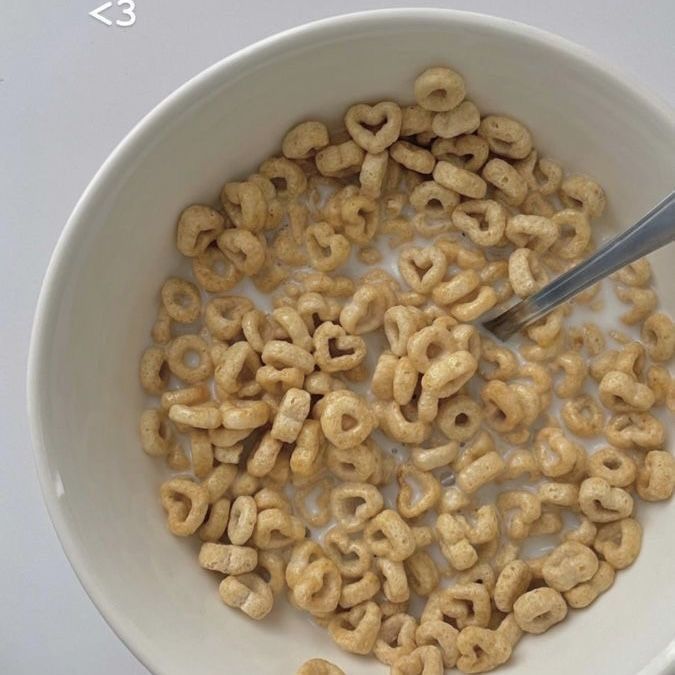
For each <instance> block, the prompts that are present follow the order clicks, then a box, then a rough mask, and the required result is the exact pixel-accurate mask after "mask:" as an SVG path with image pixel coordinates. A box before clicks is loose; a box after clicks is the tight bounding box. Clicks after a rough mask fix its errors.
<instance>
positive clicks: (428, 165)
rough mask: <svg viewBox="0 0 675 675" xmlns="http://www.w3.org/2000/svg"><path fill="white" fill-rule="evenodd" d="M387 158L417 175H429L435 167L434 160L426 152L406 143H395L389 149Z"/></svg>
mask: <svg viewBox="0 0 675 675" xmlns="http://www.w3.org/2000/svg"><path fill="white" fill-rule="evenodd" d="M389 156H390V157H391V158H392V159H393V160H394V161H395V162H398V163H399V164H400V165H401V166H404V167H405V168H406V169H410V170H411V171H416V172H417V173H424V174H429V173H431V172H432V171H433V170H434V166H435V165H436V158H435V157H434V156H433V155H432V154H431V153H430V152H429V151H428V150H425V149H424V148H420V147H419V146H417V145H414V144H413V143H408V141H396V143H394V145H392V146H391V148H390V149H389Z"/></svg>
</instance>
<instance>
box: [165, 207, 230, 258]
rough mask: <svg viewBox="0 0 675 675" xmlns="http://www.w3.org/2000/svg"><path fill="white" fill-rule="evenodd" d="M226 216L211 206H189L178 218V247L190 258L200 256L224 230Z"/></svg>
mask: <svg viewBox="0 0 675 675" xmlns="http://www.w3.org/2000/svg"><path fill="white" fill-rule="evenodd" d="M224 226H225V218H223V215H222V214H221V213H218V211H216V210H215V209H212V208H211V207H210V206H204V205H202V204H193V205H192V206H188V207H187V208H186V209H185V210H184V211H183V212H182V213H181V214H180V218H179V219H178V226H177V228H176V248H177V249H178V250H179V251H180V252H181V253H182V254H183V255H184V256H188V257H189V258H194V257H195V256H198V255H200V254H202V253H204V251H206V249H207V248H208V246H209V244H210V243H211V242H212V241H215V239H216V237H217V236H218V235H219V234H220V233H221V232H222V231H223V227H224Z"/></svg>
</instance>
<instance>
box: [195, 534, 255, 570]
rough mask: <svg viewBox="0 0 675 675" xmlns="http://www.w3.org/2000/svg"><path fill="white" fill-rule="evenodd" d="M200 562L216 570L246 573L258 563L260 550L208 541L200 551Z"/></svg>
mask: <svg viewBox="0 0 675 675" xmlns="http://www.w3.org/2000/svg"><path fill="white" fill-rule="evenodd" d="M199 564H200V565H201V566H202V567H203V568H204V569H206V570H211V571H214V572H222V573H223V574H244V573H246V572H252V571H253V570H254V569H255V568H256V566H257V565H258V551H256V550H255V549H254V548H251V547H249V546H233V545H231V544H215V543H211V542H206V543H204V544H202V547H201V549H200V551H199Z"/></svg>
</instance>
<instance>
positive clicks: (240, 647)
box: [28, 10, 675, 675]
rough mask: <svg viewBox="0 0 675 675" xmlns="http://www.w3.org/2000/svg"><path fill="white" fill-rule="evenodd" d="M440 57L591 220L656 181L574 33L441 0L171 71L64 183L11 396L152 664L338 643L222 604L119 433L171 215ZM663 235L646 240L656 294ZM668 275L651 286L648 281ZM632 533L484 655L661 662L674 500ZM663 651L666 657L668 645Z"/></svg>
mask: <svg viewBox="0 0 675 675" xmlns="http://www.w3.org/2000/svg"><path fill="white" fill-rule="evenodd" d="M438 63H447V64H452V66H453V67H455V68H457V70H459V71H460V72H461V73H462V74H463V75H464V76H465V78H466V81H467V83H468V88H469V92H470V96H471V97H472V98H473V99H474V100H475V101H476V102H477V103H478V104H479V106H480V107H481V109H482V110H483V111H500V112H506V113H510V114H512V115H514V116H515V117H517V118H520V119H522V120H524V121H525V122H526V123H527V124H528V125H529V127H530V128H531V130H532V132H533V133H534V137H535V139H536V142H537V145H538V146H539V147H540V148H542V149H543V150H544V151H545V152H546V153H548V154H550V155H551V156H554V157H557V158H558V159H560V160H561V161H562V162H563V163H564V164H565V165H566V166H567V167H572V168H576V169H579V170H583V171H585V172H588V173H590V174H591V175H594V176H596V177H597V178H598V179H599V180H600V181H601V182H602V184H603V185H604V187H605V188H606V190H607V193H608V195H609V200H610V209H609V214H608V217H607V218H606V222H607V223H608V224H609V225H612V226H616V227H619V228H621V227H625V226H627V225H629V224H630V223H632V221H633V219H635V218H636V217H638V216H639V215H640V214H642V213H643V212H644V211H645V210H646V209H647V208H648V207H649V206H651V205H652V204H653V203H655V202H656V201H657V200H658V199H659V198H660V197H661V196H663V195H665V194H666V193H667V192H669V191H670V190H671V189H672V187H673V185H674V184H675V162H673V157H675V121H674V118H673V114H672V112H671V111H670V110H669V109H668V108H667V107H666V106H664V105H663V104H662V103H660V102H659V101H658V100H657V99H655V98H654V96H652V95H651V94H649V93H646V92H644V91H643V90H641V89H640V87H638V86H636V85H634V84H631V83H628V82H626V81H625V80H624V79H623V77H621V76H619V75H617V74H616V73H615V72H614V71H613V70H612V69H611V68H609V67H607V66H606V65H603V64H601V63H599V62H598V60H597V59H596V58H595V57H594V56H593V55H591V54H589V53H588V52H586V51H585V50H582V49H581V48H579V47H577V46H575V45H573V44H571V43H569V42H566V41H565V40H562V39H560V38H558V37H555V36H553V35H549V34H546V33H543V32H541V31H538V30H534V29H532V28H528V27H527V26H523V25H520V24H516V23H512V22H509V21H504V20H501V19H495V18H491V17H486V16H480V15H476V14H465V13H459V12H451V11H444V10H386V11H381V12H368V13H364V14H357V15H350V16H344V17H338V18H334V19H329V20H326V21H320V22H318V23H314V24H311V25H308V26H304V27H301V28H297V29H294V30H291V31H288V32H285V33H283V34H281V35H278V36H275V37H272V38H269V39H266V40H264V41H262V42H260V43H258V44H256V45H254V46H252V47H249V48H247V49H244V50H243V51H241V52H239V53H237V54H235V55H233V56H231V57H228V58H227V59H225V60H224V61H221V62H220V63H218V64H216V65H215V66H213V67H211V68H209V69H208V70H206V71H205V72H204V73H202V74H200V75H198V76H197V77H195V78H194V79H192V80H191V81H190V82H189V83H187V84H186V85H184V86H183V87H181V88H180V89H179V90H178V91H177V92H175V93H174V94H172V95H171V96H170V97H169V98H168V99H167V100H166V101H164V102H163V103H162V104H160V105H159V106H158V107H157V108H156V109H155V110H153V111H152V112H151V113H150V114H149V115H148V116H147V117H146V118H145V119H144V120H143V121H142V122H141V123H140V124H139V125H138V126H137V127H136V128H135V129H134V130H133V131H132V132H131V133H130V134H129V135H128V136H127V138H126V139H125V140H124V141H123V142H122V143H121V144H120V145H119V147H118V148H117V149H116V150H115V151H114V152H113V154H112V155H111V156H110V158H109V159H108V160H107V161H106V163H105V164H104V166H103V167H102V168H101V170H100V171H99V172H98V174H97V175H96V176H95V178H94V179H93V180H92V182H91V184H90V185H89V187H88V188H87V190H86V192H85V193H84V195H83V197H82V198H81V200H80V201H79V203H78V205H77V207H76V209H75V211H74V213H73V215H72V216H71V218H70V220H69V221H68V224H67V226H66V228H65V230H64V232H63V235H62V237H61V239H60V241H59V244H58V246H57V248H56V251H55V253H54V256H53V258H52V261H51V264H50V266H49V270H48V272H47V276H46V280H45V282H44V286H43V289H42V293H41V296H40V301H39V305H38V309H37V315H36V320H35V327H34V333H33V340H32V345H31V358H30V368H29V382H28V384H29V391H30V394H29V403H30V415H31V421H32V430H33V438H34V445H35V452H36V456H37V464H38V468H39V473H40V479H41V481H42V488H43V491H44V494H45V499H46V501H47V505H48V507H49V511H50V513H51V516H52V519H53V521H54V525H55V527H56V529H57V531H58V534H59V536H60V538H61V542H62V543H63V547H64V549H65V551H66V554H67V555H68V557H69V558H70V561H71V563H72V565H73V567H74V568H75V571H76V572H77V574H78V576H79V578H80V580H81V582H82V584H83V585H84V587H85V588H86V589H87V592H88V593H89V595H90V596H91V598H92V600H93V601H94V603H95V604H96V605H97V607H98V608H99V610H100V611H101V613H102V614H103V615H104V616H105V618H106V619H107V621H108V622H109V623H110V625H111V626H112V628H113V629H114V630H115V631H116V632H117V634H118V635H119V636H120V637H121V638H122V640H124V641H125V642H126V644H127V645H128V646H129V648H130V649H131V650H132V651H133V652H134V653H135V654H136V655H137V656H138V658H139V659H141V661H143V663H145V664H146V665H147V666H148V668H149V669H150V670H152V671H154V672H156V673H164V674H170V673H171V674H185V673H224V672H229V673H246V672H259V673H266V674H267V673H274V674H276V673H278V674H279V675H288V674H289V673H291V672H295V669H296V668H297V666H298V665H299V664H300V663H301V662H302V661H303V660H305V659H307V658H310V657H312V656H317V655H323V656H326V657H327V658H330V659H332V660H334V661H336V662H337V663H339V664H341V665H342V667H343V668H344V669H345V670H346V671H347V672H348V673H349V674H350V675H360V674H365V673H375V672H383V667H382V666H380V665H378V664H376V662H375V661H374V660H369V659H362V658H356V657H351V656H349V655H347V654H344V653H341V652H339V651H338V650H337V648H336V647H334V646H333V645H332V644H331V641H330V639H329V638H328V637H327V635H326V634H325V633H324V632H323V631H321V630H319V629H317V628H316V627H315V626H313V625H312V624H310V623H309V622H308V621H307V620H306V619H305V618H304V617H302V616H301V615H300V614H299V613H296V612H293V611H290V610H278V609H275V612H274V615H273V616H272V617H271V618H270V619H269V620H268V621H265V622H262V623H260V624H258V623H254V622H252V621H249V620H247V619H246V618H245V617H244V616H243V615H241V614H240V613H238V612H235V611H232V610H229V609H227V608H226V607H224V606H223V604H222V602H221V601H220V599H219V597H218V593H217V591H216V586H217V581H216V578H215V575H210V574H208V573H205V572H204V571H202V570H201V569H200V568H199V567H198V566H197V564H196V561H195V543H194V542H189V541H183V540H178V539H176V538H174V537H173V536H171V535H170V534H169V533H168V531H167V529H166V527H165V524H164V516H163V512H162V510H161V508H160V506H159V503H158V498H157V487H158V485H159V483H160V482H161V480H162V479H163V476H164V469H163V466H162V465H161V464H162V463H160V462H156V461H153V460H152V459H150V458H149V457H147V456H145V455H144V454H143V453H142V452H141V450H140V447H139V443H138V440H137V436H136V433H137V432H136V428H137V418H138V414H139V411H140V410H141V407H142V404H143V395H142V393H141V391H140V387H139V385H138V381H137V362H138V356H139V354H140V352H141V350H142V349H143V347H144V345H145V344H146V341H147V339H148V331H149V328H150V326H151V323H152V320H153V315H154V313H155V311H156V306H157V289H158V288H159V285H160V283H161V282H162V280H163V279H164V278H165V277H166V276H167V274H170V273H171V272H173V271H175V270H177V269H179V265H180V261H179V256H178V254H177V253H176V251H175V249H174V224H175V221H176V215H177V213H179V211H180V210H181V209H182V208H183V207H184V206H185V205H186V204H189V203H191V202H195V201H204V200H206V201H212V200H213V199H214V197H215V196H216V195H217V194H218V190H219V188H220V186H221V185H222V183H223V182H224V181H225V180H226V179H235V178H236V177H237V176H239V175H242V174H244V175H245V174H246V173H247V172H251V171H253V170H254V169H255V167H256V166H257V165H258V163H259V162H260V161H261V160H262V159H263V158H265V157H266V156H268V155H269V154H270V153H272V152H274V149H275V148H277V147H278V144H279V139H280V138H281V136H282V134H283V133H284V132H285V130H286V129H287V128H288V127H289V126H290V125H292V124H293V123H295V122H297V121H299V120H302V119H304V118H307V117H315V116H318V117H322V118H336V117H337V116H339V115H340V114H341V113H342V111H343V110H344V108H345V106H346V105H347V104H349V103H351V102H354V101H359V100H373V99H375V100H376V99H378V98H381V97H395V98H398V99H403V100H409V99H410V98H411V91H412V88H411V86H412V82H413V79H414V77H415V75H416V74H417V73H418V72H419V71H421V70H422V69H423V68H424V67H426V66H429V65H432V64H438ZM669 258H671V264H672V253H671V252H668V251H662V252H661V254H659V255H657V256H655V258H654V266H655V270H656V276H657V278H658V279H659V280H660V292H661V295H662V298H663V300H664V302H665V304H666V305H667V306H668V307H669V309H670V310H671V311H672V310H673V309H675V289H674V288H673V286H672V278H673V277H672V270H669V269H668V267H667V264H668V259H669ZM668 280H670V282H671V283H670V285H668ZM641 518H642V519H643V522H644V525H645V538H644V546H643V551H642V554H641V555H640V557H639V559H638V561H637V562H636V563H635V564H634V565H633V566H632V567H631V568H630V569H628V570H626V571H625V572H622V573H621V574H620V575H619V577H618V580H617V583H616V585H615V587H614V588H613V589H612V591H611V592H609V593H607V594H606V595H605V596H603V597H602V599H601V600H600V601H598V602H597V603H596V604H594V605H593V606H592V607H591V608H589V609H587V610H584V611H580V612H573V616H571V617H570V618H569V619H568V620H567V621H566V622H565V623H564V624H563V625H561V626H559V627H556V628H555V629H554V630H551V631H550V632H549V633H547V634H546V635H544V636H541V637H538V638H536V639H535V638H528V639H525V640H523V642H522V643H521V644H520V645H519V647H518V649H517V650H516V652H515V657H514V659H513V661H512V662H511V664H510V665H509V666H507V667H506V668H504V670H503V672H505V673H511V672H518V673H522V674H523V675H526V674H527V673H541V672H546V673H547V675H557V674H560V675H562V674H563V673H564V674H569V673H575V674H576V675H584V674H587V675H591V674H597V673H609V672H611V673H613V674H614V675H629V674H630V675H633V674H634V673H636V672H637V671H639V670H640V669H641V668H642V667H644V666H645V664H647V663H649V662H650V661H651V662H652V670H653V671H654V672H659V671H661V670H662V671H663V672H665V671H666V670H668V672H672V670H669V668H672V667H674V666H673V664H675V655H674V654H673V648H671V650H670V651H668V649H667V645H668V643H669V642H670V641H671V640H672V639H673V636H674V635H675V611H673V610H674V608H675V583H673V571H674V570H673V563H672V561H673V556H674V555H675V528H674V527H673V526H672V524H673V521H674V520H675V503H672V502H671V503H668V504H661V505H655V506H650V507H649V508H644V509H642V510H641ZM669 664H670V665H669Z"/></svg>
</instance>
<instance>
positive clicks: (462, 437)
mask: <svg viewBox="0 0 675 675" xmlns="http://www.w3.org/2000/svg"><path fill="white" fill-rule="evenodd" d="M481 419H482V411H481V408H480V406H479V405H478V403H476V401H474V400H473V399H472V398H471V397H470V396H464V395H456V396H453V397H452V398H450V399H447V400H446V401H443V403H442V404H441V405H440V406H439V410H438V418H437V424H438V426H439V428H440V429H441V431H442V432H443V433H444V434H445V435H446V436H447V437H448V439H449V440H451V441H457V442H458V443H462V442H464V441H467V440H469V439H470V438H471V437H472V436H474V435H475V434H476V433H477V432H478V429H479V428H480V423H481Z"/></svg>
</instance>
